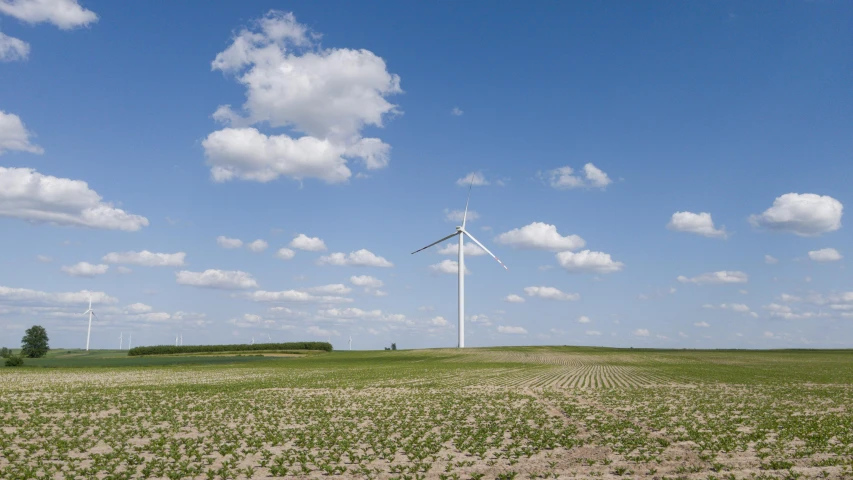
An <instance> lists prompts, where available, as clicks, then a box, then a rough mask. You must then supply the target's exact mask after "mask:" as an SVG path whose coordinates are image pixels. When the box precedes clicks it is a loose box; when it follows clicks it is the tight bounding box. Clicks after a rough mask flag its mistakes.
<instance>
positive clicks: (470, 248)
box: [437, 242, 486, 257]
mask: <svg viewBox="0 0 853 480" xmlns="http://www.w3.org/2000/svg"><path fill="white" fill-rule="evenodd" d="M464 245H465V246H464V247H462V253H464V254H465V256H466V257H469V256H470V257H479V256H480V255H485V254H486V251H485V250H483V249H482V248H480V247H479V246H478V245H477V244H476V243H474V242H468V243H465V244H464ZM437 252H438V254H439V255H459V243H458V242H450V243H447V244H445V245H444V246H443V247H441V248H439V249H438V251H437Z"/></svg>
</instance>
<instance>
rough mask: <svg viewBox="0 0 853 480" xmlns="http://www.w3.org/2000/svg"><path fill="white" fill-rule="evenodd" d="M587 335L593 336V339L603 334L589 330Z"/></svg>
mask: <svg viewBox="0 0 853 480" xmlns="http://www.w3.org/2000/svg"><path fill="white" fill-rule="evenodd" d="M586 334H587V335H589V336H591V337H597V336H599V335H601V332H599V331H598V330H587V331H586Z"/></svg>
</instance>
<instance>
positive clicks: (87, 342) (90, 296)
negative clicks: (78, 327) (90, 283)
mask: <svg viewBox="0 0 853 480" xmlns="http://www.w3.org/2000/svg"><path fill="white" fill-rule="evenodd" d="M87 313H88V314H89V330H88V331H87V332H86V351H87V352H88V351H89V337H91V335H92V317H93V316H95V317H97V315H95V311H94V310H92V295H89V309H88V310H86V311H85V312H83V315H86V314H87Z"/></svg>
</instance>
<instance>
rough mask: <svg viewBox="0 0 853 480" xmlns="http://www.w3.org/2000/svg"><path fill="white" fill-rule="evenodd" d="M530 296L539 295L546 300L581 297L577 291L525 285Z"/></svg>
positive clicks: (571, 299)
mask: <svg viewBox="0 0 853 480" xmlns="http://www.w3.org/2000/svg"><path fill="white" fill-rule="evenodd" d="M524 293H526V294H527V296H528V297H539V298H544V299H546V300H563V301H575V300H578V299H580V298H581V296H580V295H579V294H577V293H564V292H561V291H560V290H558V289H556V288H554V287H525V288H524Z"/></svg>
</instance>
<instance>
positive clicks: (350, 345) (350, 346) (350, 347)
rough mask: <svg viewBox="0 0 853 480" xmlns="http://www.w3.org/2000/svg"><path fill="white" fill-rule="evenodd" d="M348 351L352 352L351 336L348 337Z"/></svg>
mask: <svg viewBox="0 0 853 480" xmlns="http://www.w3.org/2000/svg"><path fill="white" fill-rule="evenodd" d="M349 349H350V350H352V335H350V337H349Z"/></svg>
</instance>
